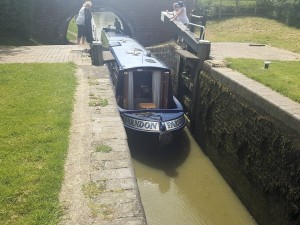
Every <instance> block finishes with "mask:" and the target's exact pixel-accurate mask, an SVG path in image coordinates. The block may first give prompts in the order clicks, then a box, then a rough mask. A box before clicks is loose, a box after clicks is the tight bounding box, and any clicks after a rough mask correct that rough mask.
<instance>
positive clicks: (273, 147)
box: [194, 73, 300, 225]
mask: <svg viewBox="0 0 300 225" xmlns="http://www.w3.org/2000/svg"><path fill="white" fill-rule="evenodd" d="M198 85H199V89H198V90H199V96H198V98H197V102H196V103H195V104H196V105H197V111H196V115H195V118H196V120H195V130H194V137H195V139H196V140H197V142H198V143H200V145H201V146H202V147H203V150H204V151H205V152H206V154H207V155H208V156H209V157H210V158H211V160H212V161H213V162H214V164H215V165H216V167H217V168H218V169H219V171H220V172H221V174H222V175H223V176H224V178H225V179H226V181H227V182H228V183H229V184H230V185H231V187H232V188H233V189H234V191H235V192H236V193H237V195H238V196H239V197H240V199H241V200H242V201H243V203H244V204H245V205H246V207H247V208H248V210H249V211H250V213H251V214H252V215H253V216H254V218H255V219H256V220H257V222H258V224H266V225H267V224H273V225H284V224H293V225H296V224H299V222H300V217H299V213H300V211H299V207H300V185H299V184H300V162H299V158H300V157H299V156H300V155H299V154H300V140H299V139H298V138H297V137H296V136H295V135H294V132H292V131H290V130H289V129H288V128H286V127H285V125H284V124H282V123H280V122H278V121H276V120H274V119H272V118H271V117H270V116H268V115H266V114H264V113H262V112H260V111H259V110H258V109H256V108H255V107H253V106H252V105H251V102H246V101H244V100H243V99H242V98H240V97H239V95H238V94H237V93H234V92H233V91H232V90H230V89H228V88H227V87H226V86H224V85H223V84H222V83H219V82H217V81H215V80H214V79H212V78H211V77H210V76H209V75H208V74H206V73H201V75H200V78H199V84H198Z"/></svg>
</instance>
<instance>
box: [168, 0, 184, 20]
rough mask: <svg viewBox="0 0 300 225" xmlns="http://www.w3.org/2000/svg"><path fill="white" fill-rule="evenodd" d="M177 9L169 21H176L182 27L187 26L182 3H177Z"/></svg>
mask: <svg viewBox="0 0 300 225" xmlns="http://www.w3.org/2000/svg"><path fill="white" fill-rule="evenodd" d="M177 4H178V6H179V9H178V10H177V11H176V13H175V15H174V17H173V18H172V19H171V20H170V21H174V20H177V21H179V22H181V23H183V24H184V25H187V24H188V23H189V18H188V17H187V15H186V8H185V5H184V4H183V2H182V1H179V2H178V3H177Z"/></svg>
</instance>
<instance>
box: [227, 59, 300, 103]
mask: <svg viewBox="0 0 300 225" xmlns="http://www.w3.org/2000/svg"><path fill="white" fill-rule="evenodd" d="M226 61H227V62H229V67H230V68H232V69H234V70H237V71H239V72H241V73H243V74H245V75H246V76H247V77H250V78H252V79H253V80H256V81H258V82H260V83H262V84H264V85H266V86H268V87H270V88H271V89H273V90H275V91H277V92H279V93H280V94H282V95H284V96H287V97H289V98H290V99H292V100H294V101H297V102H299V103H300V74H299V67H300V62H299V61H288V62H284V61H272V62H271V64H270V67H269V69H264V61H263V60H258V59H232V58H230V59H226Z"/></svg>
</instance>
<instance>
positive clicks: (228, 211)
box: [128, 130, 256, 225]
mask: <svg viewBox="0 0 300 225" xmlns="http://www.w3.org/2000/svg"><path fill="white" fill-rule="evenodd" d="M128 137H129V146H130V150H131V154H132V157H133V165H134V169H135V172H136V176H137V180H138V186H139V189H140V193H141V198H142V203H143V206H144V209H145V213H146V217H147V221H148V224H149V225H175V224H176V225H198V224H199V225H255V224H256V223H255V221H254V219H253V218H252V217H251V216H250V214H249V213H248V211H247V210H246V209H245V207H244V206H243V205H242V204H241V202H240V201H239V199H238V198H237V196H236V195H235V194H234V193H233V191H232V190H231V188H230V187H229V186H228V185H227V183H226V182H225V181H224V179H223V178H222V176H221V175H220V173H219V172H218V171H217V169H216V168H215V167H214V165H213V164H212V163H211V161H210V160H209V159H208V158H207V157H206V156H205V154H204V153H203V152H202V150H201V149H200V148H199V146H198V145H197V144H196V143H195V141H194V139H193V138H192V137H191V135H190V134H189V132H188V131H187V130H185V131H184V133H183V134H182V135H181V138H178V139H177V140H176V141H175V142H173V143H171V144H170V145H168V146H159V145H158V144H157V143H156V142H155V141H154V140H153V139H152V140H151V139H150V140H148V138H144V137H137V136H133V135H130V134H128Z"/></svg>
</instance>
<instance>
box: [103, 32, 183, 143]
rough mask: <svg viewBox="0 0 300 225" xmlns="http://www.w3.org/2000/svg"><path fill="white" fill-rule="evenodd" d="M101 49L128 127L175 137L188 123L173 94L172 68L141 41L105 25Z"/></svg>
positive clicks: (118, 103) (122, 115)
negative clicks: (108, 57) (106, 53)
mask: <svg viewBox="0 0 300 225" xmlns="http://www.w3.org/2000/svg"><path fill="white" fill-rule="evenodd" d="M101 42H102V48H103V49H104V50H109V51H110V52H111V53H112V55H113V57H114V60H113V61H111V62H109V63H107V66H108V68H109V71H110V76H111V80H112V83H113V87H114V91H115V97H116V101H117V105H118V108H119V112H120V115H121V117H122V120H123V124H124V126H125V128H127V129H129V130H134V131H138V132H142V133H155V134H158V135H159V140H161V139H162V138H164V137H168V138H169V137H170V136H171V137H172V136H173V135H172V134H174V133H175V132H176V133H177V131H181V130H182V129H183V128H184V126H185V117H184V111H183V107H182V105H181V104H180V102H179V101H178V100H177V99H176V98H175V97H174V96H173V93H172V83H171V71H170V69H169V68H168V67H167V66H166V65H165V64H163V63H162V62H161V61H160V60H158V59H157V58H155V57H154V56H153V55H151V53H150V52H149V51H147V50H146V49H145V48H144V47H143V46H142V45H141V44H140V43H138V42H137V41H136V40H134V39H133V38H130V37H128V36H126V35H124V34H123V33H122V32H120V31H117V30H115V29H113V28H103V30H102V35H101Z"/></svg>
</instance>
